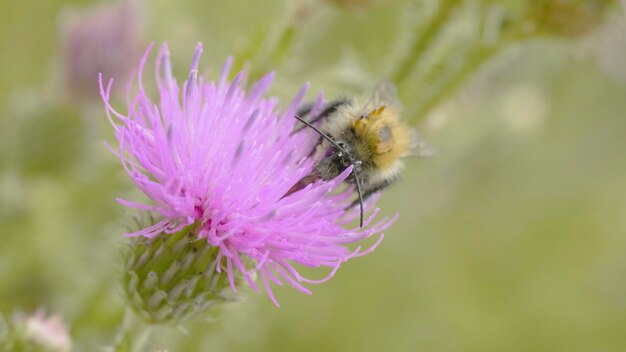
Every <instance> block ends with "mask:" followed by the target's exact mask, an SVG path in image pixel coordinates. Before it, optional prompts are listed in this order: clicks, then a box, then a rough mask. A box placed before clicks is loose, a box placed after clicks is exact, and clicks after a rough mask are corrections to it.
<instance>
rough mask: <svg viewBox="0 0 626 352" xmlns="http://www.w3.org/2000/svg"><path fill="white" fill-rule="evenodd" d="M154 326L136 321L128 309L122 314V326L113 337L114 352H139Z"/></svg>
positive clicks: (133, 314)
mask: <svg viewBox="0 0 626 352" xmlns="http://www.w3.org/2000/svg"><path fill="white" fill-rule="evenodd" d="M153 328H154V326H153V325H148V324H145V323H143V322H140V321H138V319H136V318H135V313H133V311H132V310H131V309H130V308H127V309H126V311H125V312H124V319H123V320H122V325H121V326H120V329H119V331H118V332H117V335H116V337H115V346H114V351H115V352H140V351H141V350H142V348H143V347H144V345H145V344H146V342H148V339H149V337H150V334H151V333H152V330H153Z"/></svg>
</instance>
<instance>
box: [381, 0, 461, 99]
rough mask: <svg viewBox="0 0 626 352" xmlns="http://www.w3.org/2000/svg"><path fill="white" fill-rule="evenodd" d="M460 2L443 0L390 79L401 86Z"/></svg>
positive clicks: (457, 0) (458, 0)
mask: <svg viewBox="0 0 626 352" xmlns="http://www.w3.org/2000/svg"><path fill="white" fill-rule="evenodd" d="M460 3H461V1H460V0H443V1H442V2H441V5H440V6H439V8H438V9H437V13H436V14H435V15H434V16H433V17H432V18H431V19H430V21H429V22H428V24H427V25H426V29H425V30H424V31H422V33H421V35H418V36H417V37H416V38H415V41H414V42H413V45H412V46H411V50H410V51H409V52H408V54H407V55H406V56H405V57H404V59H403V60H402V61H401V62H400V64H399V65H398V68H397V69H396V70H395V71H394V72H392V74H391V79H392V80H393V81H394V82H395V83H396V84H397V85H398V87H400V86H402V84H403V83H404V82H405V80H406V79H407V78H408V76H409V74H410V73H411V70H412V69H413V67H414V66H415V65H416V63H417V62H418V61H419V60H420V58H421V57H422V55H423V54H424V52H426V49H428V47H429V45H430V44H431V43H432V42H433V40H435V39H436V38H437V35H438V34H439V32H440V31H441V29H442V28H443V25H444V24H446V22H447V21H448V19H449V18H450V15H451V14H452V12H453V11H452V10H453V9H454V8H456V7H457V6H458V5H459V4H460Z"/></svg>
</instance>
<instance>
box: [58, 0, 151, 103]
mask: <svg viewBox="0 0 626 352" xmlns="http://www.w3.org/2000/svg"><path fill="white" fill-rule="evenodd" d="M59 22H60V26H61V45H62V52H61V53H62V59H63V65H64V72H65V84H66V86H67V89H68V90H69V93H70V95H71V96H72V97H73V98H75V99H76V100H82V99H94V98H96V97H98V90H97V89H96V86H95V85H94V80H95V77H97V75H98V73H99V72H102V73H104V74H106V75H108V76H113V77H127V76H128V75H129V74H130V72H131V70H132V69H133V68H134V66H135V63H136V62H137V59H138V58H139V55H140V54H141V35H140V29H141V25H140V23H141V21H140V12H139V7H138V4H136V2H135V1H132V0H123V1H120V2H119V3H118V4H115V5H102V6H100V7H97V8H93V9H90V10H87V11H73V10H65V11H64V12H63V13H62V14H61V16H60V18H59Z"/></svg>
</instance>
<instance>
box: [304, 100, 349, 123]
mask: <svg viewBox="0 0 626 352" xmlns="http://www.w3.org/2000/svg"><path fill="white" fill-rule="evenodd" d="M345 104H348V101H347V100H343V99H342V100H335V101H331V102H330V103H328V104H327V105H326V107H325V108H324V110H322V112H320V113H319V114H318V115H317V116H315V118H314V119H313V120H311V121H309V122H311V123H312V124H315V123H317V122H318V121H320V120H321V119H325V118H327V117H328V116H330V115H332V114H333V113H334V112H335V111H337V109H339V107H340V106H342V105H345Z"/></svg>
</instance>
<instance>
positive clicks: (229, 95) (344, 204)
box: [100, 44, 395, 305]
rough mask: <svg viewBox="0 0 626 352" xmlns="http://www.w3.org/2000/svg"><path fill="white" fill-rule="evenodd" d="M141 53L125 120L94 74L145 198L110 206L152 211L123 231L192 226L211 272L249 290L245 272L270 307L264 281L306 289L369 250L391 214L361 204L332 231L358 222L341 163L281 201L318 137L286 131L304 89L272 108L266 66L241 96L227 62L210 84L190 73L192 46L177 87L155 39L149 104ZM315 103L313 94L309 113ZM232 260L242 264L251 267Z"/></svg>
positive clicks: (194, 67)
mask: <svg viewBox="0 0 626 352" xmlns="http://www.w3.org/2000/svg"><path fill="white" fill-rule="evenodd" d="M149 51H150V49H148V51H147V52H146V54H145V55H144V57H143V59H142V61H141V64H140V67H139V75H138V86H139V92H138V94H137V96H136V97H134V99H132V100H131V101H130V103H129V104H130V106H129V108H128V113H127V115H123V114H121V113H118V112H116V111H115V110H114V109H113V108H112V107H111V105H110V104H109V96H110V89H111V84H112V80H111V81H109V84H108V85H107V86H106V87H105V86H104V84H103V82H102V77H100V90H101V95H102V98H103V99H104V102H105V106H106V111H107V115H108V117H109V120H110V122H111V124H112V125H113V127H114V129H115V135H116V137H117V139H118V141H119V149H118V150H117V151H114V153H115V154H116V155H118V157H119V158H120V160H121V162H122V165H123V166H124V168H125V169H126V172H127V173H128V175H129V176H130V177H131V179H132V180H133V182H134V183H135V184H136V185H137V187H139V189H141V191H142V192H143V193H144V194H145V195H147V196H148V198H150V200H151V204H138V203H135V202H130V201H127V200H122V199H118V201H119V202H120V203H122V204H123V205H125V206H128V207H132V208H137V209H140V210H143V211H151V212H156V213H158V214H160V215H161V220H160V221H158V222H157V223H155V224H153V225H152V226H149V227H147V228H145V229H143V230H141V231H138V232H135V233H130V234H127V235H128V236H146V237H153V236H164V235H166V234H170V233H174V232H176V231H179V230H181V229H182V228H184V227H186V226H189V225H192V224H193V225H194V226H195V229H196V230H195V233H196V234H197V237H198V239H202V240H205V241H208V242H209V244H210V245H212V246H216V247H219V249H220V251H219V254H218V262H219V263H221V264H220V265H218V266H217V269H216V270H217V271H221V270H225V271H226V272H227V274H228V277H229V279H230V284H231V287H232V289H233V290H234V291H236V287H235V279H234V271H235V270H237V271H239V272H241V274H242V275H243V277H244V278H245V279H246V281H247V282H248V283H249V285H250V286H251V287H252V288H253V289H254V290H257V291H258V288H257V285H256V283H255V280H254V275H253V274H255V273H256V274H257V275H258V276H259V277H260V278H261V281H262V283H263V286H264V288H265V291H266V292H267V293H268V295H269V297H270V298H271V299H272V301H273V302H274V303H275V304H277V305H278V303H277V302H276V299H275V298H274V295H273V293H272V290H271V287H270V282H273V283H275V284H277V285H282V283H283V282H287V283H289V284H291V285H292V286H294V287H296V288H297V289H298V290H300V291H302V292H305V293H308V294H310V293H311V292H310V291H309V290H308V289H307V288H306V287H304V286H303V285H302V283H321V282H324V281H326V280H328V279H330V278H331V277H332V276H333V275H334V273H335V272H336V271H337V269H338V268H339V266H340V265H341V263H344V262H346V261H347V260H348V259H351V258H354V257H357V256H361V255H364V254H367V253H369V252H371V251H373V250H374V249H375V248H376V246H377V245H378V244H379V243H380V241H381V240H382V238H383V235H382V234H381V231H383V230H385V229H386V228H387V227H389V226H390V225H391V223H393V221H394V220H395V218H394V219H385V220H383V221H380V222H378V223H376V224H372V219H373V218H374V217H375V215H376V213H377V212H378V209H375V210H374V211H370V210H371V208H372V207H373V203H374V202H375V199H373V200H371V201H370V202H368V204H366V210H367V211H368V212H370V213H371V214H370V215H369V218H368V219H366V221H365V225H364V227H363V228H354V229H346V228H344V227H345V226H347V225H348V223H350V222H351V221H352V220H354V219H355V218H356V217H358V207H356V208H357V209H354V208H353V209H351V210H349V211H346V208H348V207H349V205H350V204H351V202H352V200H353V197H354V193H353V188H352V187H346V186H345V183H343V181H344V180H345V179H346V178H347V177H348V176H349V174H350V172H351V167H350V168H348V169H346V170H345V172H343V174H341V175H340V176H338V177H337V178H335V179H333V180H331V181H317V182H315V183H312V184H310V185H308V186H307V187H305V188H303V189H301V190H299V191H297V192H294V193H292V194H289V195H288V196H285V194H286V193H287V192H288V191H289V190H290V189H291V187H292V186H293V185H294V184H296V183H297V182H298V181H299V180H301V179H302V178H303V177H305V176H306V175H308V174H309V173H310V172H311V171H312V170H313V168H314V165H315V161H314V160H312V159H311V158H310V157H308V155H309V154H310V152H311V150H312V149H313V148H315V146H316V144H317V143H318V141H319V136H318V135H316V134H315V132H314V131H311V130H310V129H305V130H302V131H300V132H298V133H293V131H294V126H295V124H296V122H297V120H296V119H295V117H294V114H295V111H296V109H297V107H298V105H299V104H300V103H301V101H302V98H303V96H304V94H305V93H306V91H307V89H308V84H306V85H304V87H303V88H302V89H301V90H300V91H299V92H298V93H297V95H296V97H295V98H294V100H293V101H292V102H291V104H289V106H288V107H287V108H286V109H285V110H284V111H282V112H280V111H279V110H278V108H277V100H276V99H274V98H264V95H265V93H266V92H267V90H268V88H269V86H270V84H271V82H272V79H273V76H274V74H273V73H270V74H268V75H266V76H265V77H264V78H262V79H261V80H259V81H258V82H256V83H254V84H253V85H252V87H251V88H250V89H249V90H247V91H246V90H245V88H244V84H243V83H242V81H243V80H244V78H243V77H244V75H243V72H242V73H239V74H238V75H237V76H236V77H235V78H234V79H233V81H232V82H228V81H227V76H228V73H229V69H230V67H231V64H232V60H230V59H229V60H227V61H226V64H225V65H224V68H223V69H222V72H221V76H220V78H219V80H218V81H217V82H215V81H210V80H205V79H204V78H203V77H201V76H199V75H198V64H199V60H200V55H201V53H202V45H201V44H198V46H197V48H196V52H195V55H194V58H193V61H192V64H191V70H190V73H189V77H188V79H187V80H186V81H185V82H184V83H183V84H182V86H179V85H178V83H177V82H176V80H175V78H174V77H173V76H172V72H171V64H170V60H169V53H168V49H167V46H166V45H165V44H164V45H162V46H161V49H160V50H159V53H158V56H157V59H156V65H155V66H156V71H157V77H156V83H157V86H158V89H159V95H160V96H159V101H158V103H153V102H152V101H151V100H150V98H149V97H148V96H147V95H146V92H145V91H144V89H143V86H142V78H141V77H142V71H143V67H144V65H145V63H146V60H147V56H148V53H149ZM322 106H323V99H322V96H321V95H320V96H319V97H318V99H317V101H316V103H315V106H314V110H317V111H319V110H320V109H321V108H322ZM373 198H375V197H373ZM375 234H379V237H378V240H377V241H376V242H375V243H374V244H373V245H372V246H371V247H369V248H368V249H366V250H361V247H357V248H355V249H352V250H351V249H348V248H347V247H346V245H349V244H351V243H355V242H358V241H360V240H362V239H365V238H368V237H370V236H372V235H375ZM244 257H247V258H248V260H242V258H244ZM244 263H254V268H251V267H250V265H245V264H244ZM294 265H302V266H307V267H326V268H328V269H329V271H330V272H329V273H328V275H327V276H326V277H325V278H323V279H321V280H309V279H306V278H304V277H302V276H301V275H300V274H299V273H298V271H297V270H296V268H295V266H294Z"/></svg>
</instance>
